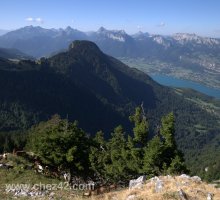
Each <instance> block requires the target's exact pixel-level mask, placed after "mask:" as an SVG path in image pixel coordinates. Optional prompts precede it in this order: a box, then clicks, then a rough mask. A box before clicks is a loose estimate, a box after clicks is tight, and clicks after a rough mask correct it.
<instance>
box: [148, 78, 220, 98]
mask: <svg viewBox="0 0 220 200" xmlns="http://www.w3.org/2000/svg"><path fill="white" fill-rule="evenodd" d="M150 76H151V77H152V78H153V79H154V80H155V81H157V82H158V83H160V84H161V85H166V86H171V87H183V88H191V89H194V90H197V91H199V92H201V93H204V94H207V95H209V96H212V97H216V98H218V99H220V90H219V89H214V88H210V87H207V86H204V85H202V84H199V83H196V82H193V81H188V80H182V79H178V78H174V77H171V76H165V75H150Z"/></svg>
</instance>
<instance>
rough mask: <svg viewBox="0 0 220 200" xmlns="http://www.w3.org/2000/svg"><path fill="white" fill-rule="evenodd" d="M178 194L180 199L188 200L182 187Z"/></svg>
mask: <svg viewBox="0 0 220 200" xmlns="http://www.w3.org/2000/svg"><path fill="white" fill-rule="evenodd" d="M178 194H179V197H180V199H181V200H188V198H187V195H186V193H185V192H184V191H183V190H182V189H180V190H179V191H178Z"/></svg>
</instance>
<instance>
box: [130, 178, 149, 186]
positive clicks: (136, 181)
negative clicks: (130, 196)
mask: <svg viewBox="0 0 220 200" xmlns="http://www.w3.org/2000/svg"><path fill="white" fill-rule="evenodd" d="M145 180H146V176H140V177H139V178H138V179H134V180H130V181H129V189H134V188H141V187H142V186H143V183H144V181H145Z"/></svg>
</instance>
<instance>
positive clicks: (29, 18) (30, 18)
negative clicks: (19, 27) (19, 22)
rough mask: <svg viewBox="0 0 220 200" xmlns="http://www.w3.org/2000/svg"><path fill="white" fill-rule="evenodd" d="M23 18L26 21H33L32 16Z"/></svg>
mask: <svg viewBox="0 0 220 200" xmlns="http://www.w3.org/2000/svg"><path fill="white" fill-rule="evenodd" d="M25 20H26V21H28V22H33V21H34V18H32V17H28V18H26V19H25Z"/></svg>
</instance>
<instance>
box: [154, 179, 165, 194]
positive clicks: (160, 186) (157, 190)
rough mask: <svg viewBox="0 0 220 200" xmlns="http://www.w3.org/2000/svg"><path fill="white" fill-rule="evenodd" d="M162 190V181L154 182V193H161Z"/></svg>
mask: <svg viewBox="0 0 220 200" xmlns="http://www.w3.org/2000/svg"><path fill="white" fill-rule="evenodd" d="M162 190H163V181H161V180H160V179H159V180H157V181H156V183H155V191H156V192H161V191H162Z"/></svg>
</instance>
